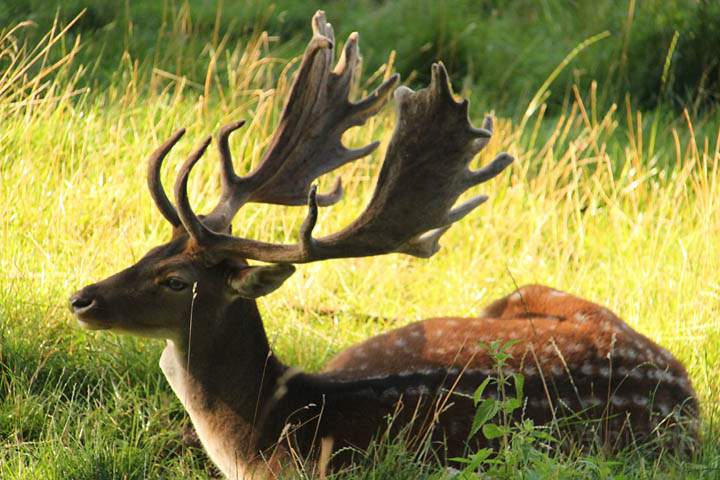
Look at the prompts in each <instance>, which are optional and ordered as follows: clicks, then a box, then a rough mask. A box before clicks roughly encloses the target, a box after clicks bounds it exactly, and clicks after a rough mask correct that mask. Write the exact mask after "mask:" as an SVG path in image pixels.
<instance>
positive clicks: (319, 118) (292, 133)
mask: <svg viewBox="0 0 720 480" xmlns="http://www.w3.org/2000/svg"><path fill="white" fill-rule="evenodd" d="M313 28H314V31H315V37H314V38H313V40H312V41H311V42H310V45H309V46H308V49H307V51H306V55H305V58H304V60H303V64H302V66H301V68H300V72H299V74H298V78H297V79H296V81H295V84H294V86H293V93H292V95H291V98H290V100H289V101H288V105H287V106H286V108H285V112H284V114H283V121H281V126H280V129H279V132H278V133H276V135H275V137H274V140H273V143H272V147H271V148H270V151H269V152H268V154H266V156H265V159H264V160H263V162H262V163H261V165H260V166H259V167H258V169H257V170H256V171H255V172H253V174H252V175H250V176H248V177H244V178H241V177H237V176H235V174H234V172H233V171H232V163H231V161H230V156H229V151H228V148H227V135H228V134H229V132H230V131H232V130H234V129H235V128H237V124H234V125H231V126H229V127H226V128H224V129H223V131H222V132H221V134H220V142H219V143H220V151H221V160H222V164H223V172H224V173H223V196H222V198H221V200H220V203H219V204H218V206H217V207H215V209H214V210H213V211H212V212H211V213H210V215H208V217H206V218H204V219H202V220H201V219H200V218H198V217H197V216H196V215H195V213H194V212H193V211H192V209H191V207H190V203H189V200H188V195H187V182H188V177H189V174H190V171H191V170H192V168H193V166H194V165H195V164H196V163H197V161H198V160H199V159H200V158H201V157H202V155H203V153H204V152H205V150H206V148H207V146H208V145H209V143H210V139H209V138H208V139H207V140H206V141H205V142H203V144H202V145H201V146H200V147H199V148H198V149H197V150H196V151H195V152H193V154H192V155H190V157H189V158H188V159H187V161H186V162H185V164H184V165H183V167H182V169H181V171H180V173H179V175H178V179H177V182H176V184H175V197H176V203H177V211H176V214H177V217H178V219H179V220H180V222H181V223H182V225H183V226H184V227H185V229H186V230H187V232H188V234H189V235H190V236H191V237H192V239H193V240H194V241H195V242H196V243H197V245H198V246H199V247H202V248H203V249H204V251H206V252H208V253H211V254H213V256H214V255H218V256H239V257H242V258H247V259H254V260H261V261H265V262H284V263H306V262H312V261H316V260H324V259H330V258H343V257H363V256H370V255H380V254H385V253H391V252H399V253H406V254H409V255H414V256H417V257H429V256H431V255H433V254H434V253H435V252H436V251H437V250H438V248H439V246H438V240H439V238H440V236H441V235H442V234H443V233H444V232H445V231H447V230H448V228H450V226H451V225H452V224H453V223H454V222H456V221H458V220H460V219H461V218H462V217H464V216H465V215H466V214H467V213H469V212H470V211H471V210H472V209H474V208H475V207H477V206H478V205H480V204H481V203H483V202H484V201H485V200H486V199H487V197H486V196H484V195H479V196H476V197H474V198H472V199H470V200H468V201H467V202H465V203H463V204H461V205H459V206H457V207H454V208H453V205H454V204H455V202H456V201H457V199H458V198H459V197H460V195H462V194H463V193H464V192H465V191H466V190H467V189H469V188H470V187H472V186H474V185H477V184H479V183H482V182H485V181H487V180H489V179H491V178H493V177H495V176H496V175H498V174H499V173H500V172H501V171H502V170H503V169H505V167H507V166H508V165H509V164H510V163H511V162H512V160H513V159H512V157H511V156H509V155H507V154H500V155H499V156H498V157H496V158H495V160H493V161H492V162H491V163H490V164H489V165H487V166H486V167H484V168H482V169H480V170H477V171H471V170H469V169H468V165H469V163H470V161H471V160H472V159H473V157H474V156H475V155H476V154H477V153H478V152H479V151H480V150H481V149H482V148H483V147H485V145H487V142H488V140H489V138H490V136H491V135H492V122H491V120H490V118H486V120H485V123H484V125H483V128H475V127H473V126H472V125H471V124H470V121H469V119H468V102H467V100H463V101H460V102H457V101H455V99H454V98H453V95H452V91H451V87H450V82H449V78H448V75H447V71H446V70H445V67H444V66H443V65H442V64H439V63H438V64H434V65H433V67H432V81H431V84H430V86H429V87H427V88H425V89H422V90H419V91H417V92H413V91H412V90H410V89H409V88H406V87H399V88H398V89H397V90H396V91H395V100H396V102H397V111H398V114H397V126H396V128H395V132H394V133H393V137H392V139H391V141H390V145H389V146H388V150H387V153H386V156H385V159H384V162H383V165H382V169H381V171H380V176H379V178H378V182H377V186H376V189H375V193H374V194H373V197H372V199H371V200H370V203H369V204H368V206H367V207H366V209H365V210H364V212H363V213H362V214H361V215H360V216H359V217H358V218H357V219H356V220H355V221H354V222H352V223H351V224H350V225H349V226H348V227H346V228H345V229H343V230H341V231H340V232H337V233H335V234H332V235H329V236H327V237H323V238H318V239H315V238H313V236H312V231H313V229H314V227H315V224H316V223H317V217H318V205H323V204H330V203H333V202H334V201H337V199H338V198H339V188H338V189H336V190H335V191H334V192H332V193H331V194H329V195H326V196H320V195H317V194H316V192H315V189H314V187H312V188H311V187H310V184H311V183H312V181H313V180H314V179H315V178H317V177H318V176H320V175H322V174H323V173H326V172H328V171H330V170H332V169H334V168H337V167H338V166H340V165H342V164H344V163H346V162H348V161H351V160H354V159H357V158H360V157H361V156H364V155H367V154H368V153H369V152H370V151H372V150H373V149H374V148H376V147H377V143H373V144H371V145H369V146H367V147H364V148H361V149H358V150H347V149H345V148H344V147H343V146H342V144H341V143H340V136H341V135H342V132H344V131H345V130H346V129H347V128H349V127H350V126H352V125H356V124H358V123H359V122H362V121H364V120H365V119H366V118H368V117H369V116H370V115H373V114H375V113H377V111H378V110H379V109H380V107H381V106H382V104H384V102H385V98H386V97H387V94H388V92H389V90H390V88H391V87H392V86H394V84H395V83H396V81H397V79H396V78H393V79H390V80H389V81H387V82H385V83H384V84H383V85H381V87H380V88H378V90H377V91H376V93H374V94H373V95H371V96H370V97H368V98H367V99H365V100H363V101H361V102H359V103H357V104H352V103H350V102H348V101H347V93H348V89H349V83H350V78H351V75H352V71H351V70H349V65H354V64H355V63H356V61H357V43H356V42H357V36H356V35H355V34H353V35H352V36H351V37H350V40H349V41H348V46H346V48H345V52H344V55H343V57H342V58H341V60H340V62H339V63H338V66H337V67H336V69H335V71H334V72H333V73H329V74H323V73H322V72H329V65H330V62H331V60H332V51H331V49H330V47H328V46H321V45H327V44H325V43H323V41H329V40H331V38H332V37H331V36H332V31H331V30H330V27H329V25H327V24H326V23H325V21H324V16H323V14H322V12H318V14H316V15H315V17H314V18H313ZM328 35H329V36H328ZM318 37H321V38H318ZM322 38H324V39H325V40H322ZM318 48H321V49H324V50H323V55H325V54H328V55H329V56H328V55H325V56H321V55H320V53H319V51H318V50H317V49H318ZM319 58H320V59H321V61H318V60H317V59H319ZM338 72H339V73H338ZM318 92H320V93H318ZM322 92H330V93H328V94H327V95H323V94H322ZM340 93H342V95H340ZM309 118H311V119H314V121H315V122H317V123H316V124H315V123H313V122H311V121H309V120H303V119H309ZM292 122H300V123H292ZM318 125H321V126H318ZM178 138H179V136H178V134H176V136H175V137H173V138H172V139H171V140H170V141H169V142H168V143H166V144H165V145H163V146H162V147H160V149H158V152H165V153H167V150H169V148H168V147H167V146H168V144H170V146H172V142H173V140H175V141H177V139H178ZM276 152H278V153H276ZM279 152H284V154H281V153H279ZM163 155H164V154H163ZM153 158H154V157H153ZM163 195H164V194H163ZM154 197H155V198H156V199H157V198H158V195H156V194H154ZM300 198H306V199H307V202H308V209H309V210H308V215H307V217H306V219H305V221H304V222H303V224H302V226H301V229H300V235H299V242H298V243H297V244H295V245H283V244H271V243H265V242H259V241H255V240H250V239H245V238H239V237H234V236H231V235H226V234H223V233H217V232H218V231H219V230H224V229H225V228H226V227H227V225H228V224H229V222H230V221H231V220H232V216H233V215H234V214H235V213H236V212H237V210H238V209H239V208H240V206H241V205H242V204H243V203H245V202H246V201H249V200H252V201H262V202H266V203H279V204H288V205H295V204H298V203H299V202H300ZM165 199H166V200H167V198H166V197H165ZM157 203H158V206H159V207H160V208H161V211H163V212H164V213H165V211H166V210H167V208H166V209H165V210H163V206H162V205H163V204H164V205H167V204H169V201H167V202H164V203H163V202H160V201H158V202H157ZM166 217H168V215H166Z"/></svg>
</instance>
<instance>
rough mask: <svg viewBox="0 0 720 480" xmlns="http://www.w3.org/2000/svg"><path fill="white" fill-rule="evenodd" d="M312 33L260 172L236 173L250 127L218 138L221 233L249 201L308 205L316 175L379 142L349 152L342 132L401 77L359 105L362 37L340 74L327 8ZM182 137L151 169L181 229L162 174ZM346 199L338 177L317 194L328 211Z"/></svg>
mask: <svg viewBox="0 0 720 480" xmlns="http://www.w3.org/2000/svg"><path fill="white" fill-rule="evenodd" d="M312 28H313V38H312V39H311V40H310V42H309V43H308V46H307V48H306V49H305V54H304V56H303V59H302V62H301V64H300V68H299V70H298V73H297V76H296V77H295V80H294V82H293V85H292V87H291V89H290V95H289V98H288V101H287V103H286V104H285V108H284V110H283V113H282V117H281V119H280V123H279V125H278V128H277V129H276V131H275V133H274V135H273V138H272V140H271V141H270V146H269V148H268V149H267V151H266V152H265V155H264V156H263V159H262V160H261V162H260V164H259V165H258V166H257V168H256V169H255V170H254V171H252V172H251V173H250V174H249V175H247V176H238V175H237V174H236V173H235V170H234V168H233V163H232V156H231V154H230V148H229V145H228V138H229V136H230V134H231V133H232V132H233V131H235V130H237V129H238V128H240V127H241V126H242V125H243V123H244V122H236V123H233V124H230V125H226V126H225V127H223V128H222V129H221V131H220V133H219V135H218V150H219V154H220V162H221V184H222V194H221V196H220V200H219V202H218V204H217V205H216V206H215V208H213V210H212V211H211V212H210V213H209V214H208V215H207V216H206V217H204V218H203V222H204V223H206V224H207V225H209V226H210V227H212V228H213V229H214V230H216V231H225V230H227V228H228V227H229V225H230V223H231V222H232V219H233V217H234V216H235V214H236V213H237V211H238V210H239V209H240V207H242V206H243V205H244V204H245V203H247V202H249V201H251V202H258V203H272V204H278V205H303V204H305V202H306V201H307V197H308V193H309V191H310V185H311V184H312V182H313V181H314V180H315V179H316V178H318V177H320V176H322V175H324V174H326V173H328V172H330V171H332V170H335V169H336V168H339V167H340V166H342V165H345V164H346V163H348V162H352V161H354V160H357V159H359V158H362V157H364V156H366V155H368V154H369V153H371V152H372V151H373V150H375V149H376V148H377V146H378V145H379V142H372V143H370V144H369V145H366V146H364V147H361V148H357V149H348V148H346V147H345V146H344V145H343V144H342V135H343V133H345V131H346V130H348V129H349V128H350V127H353V126H358V125H363V124H364V123H365V121H366V120H367V119H368V118H370V117H372V116H373V115H375V114H376V113H377V112H379V111H380V109H381V108H382V107H383V106H384V105H385V103H386V102H387V101H388V98H389V96H390V93H391V92H392V90H393V88H394V87H395V86H396V85H397V83H398V81H399V79H400V77H399V76H398V75H393V76H392V77H390V78H389V79H387V80H386V81H385V82H383V83H382V84H381V85H380V86H379V87H378V88H377V89H376V90H375V91H374V92H372V93H371V94H370V95H368V96H367V97H366V98H364V99H362V100H360V101H358V102H351V101H350V100H348V95H349V93H350V87H351V84H352V79H353V75H354V74H355V72H356V71H357V66H358V63H359V60H360V54H359V51H358V35H357V33H353V34H351V35H350V37H349V38H348V41H347V43H346V44H345V48H344V50H343V52H342V54H341V56H340V60H339V61H338V63H337V64H336V65H335V68H334V69H332V62H333V59H334V57H335V54H334V42H335V36H334V34H333V29H332V26H331V25H330V24H329V23H327V21H326V20H325V13H324V12H323V11H318V12H317V13H316V14H315V15H314V16H313V19H312ZM179 135H182V134H180V133H179V132H178V133H177V134H175V135H174V136H173V137H172V138H171V139H170V140H168V141H167V142H166V143H165V144H163V145H162V146H161V147H160V148H158V149H157V150H156V151H155V152H154V153H153V155H152V156H151V159H150V168H149V172H148V184H149V186H150V191H151V193H152V195H153V198H154V199H155V203H156V204H157V205H158V208H159V209H160V211H161V212H162V213H163V216H165V218H167V219H168V220H169V221H170V222H171V223H172V224H173V225H174V226H178V225H179V223H180V222H179V215H178V212H177V211H176V210H175V208H174V207H173V206H172V204H171V203H170V201H169V200H167V196H166V195H165V193H164V191H163V189H162V186H161V184H160V181H159V171H160V166H161V164H162V160H163V158H164V157H165V155H167V153H168V152H169V151H170V149H171V148H172V147H173V146H174V145H175V143H177V141H178V140H179ZM341 197H342V184H341V182H340V180H339V179H338V181H337V182H336V183H335V186H334V187H333V189H332V191H331V192H329V193H327V194H324V195H318V196H317V202H318V204H319V205H320V206H327V205H332V204H333V203H335V202H337V201H338V200H340V198H341Z"/></svg>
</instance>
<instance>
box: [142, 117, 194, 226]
mask: <svg viewBox="0 0 720 480" xmlns="http://www.w3.org/2000/svg"><path fill="white" fill-rule="evenodd" d="M183 135H185V129H184V128H181V129H180V130H178V131H177V132H175V133H174V134H173V135H172V137H170V138H169V139H168V140H166V141H165V143H163V144H162V145H160V146H159V147H158V148H157V149H156V150H155V151H154V152H153V153H152V154H151V155H150V158H149V159H148V169H147V184H148V189H149V190H150V195H151V196H152V198H153V200H154V201H155V205H157V207H158V210H160V213H162V216H163V217H165V219H167V221H168V222H170V223H171V224H172V226H173V227H178V226H180V217H178V214H177V210H175V207H174V206H173V204H172V202H170V199H169V198H168V196H167V195H166V194H165V189H163V186H162V180H161V177H160V169H161V168H162V163H163V160H165V157H166V156H167V154H168V153H169V152H170V150H172V148H173V147H174V146H175V144H176V143H177V142H178V141H179V140H180V138H182V136H183Z"/></svg>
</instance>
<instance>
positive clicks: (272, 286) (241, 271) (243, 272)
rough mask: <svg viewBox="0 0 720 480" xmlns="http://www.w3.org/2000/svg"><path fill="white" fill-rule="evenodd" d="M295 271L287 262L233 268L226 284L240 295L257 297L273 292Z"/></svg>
mask: <svg viewBox="0 0 720 480" xmlns="http://www.w3.org/2000/svg"><path fill="white" fill-rule="evenodd" d="M294 272H295V267H294V266H293V265H290V264H288V263H280V264H277V265H263V266H252V267H247V266H246V267H242V268H237V269H234V270H233V271H232V272H231V273H230V275H229V276H228V280H227V283H228V286H229V287H230V289H231V290H232V291H233V292H235V294H237V295H238V296H240V297H243V298H258V297H262V296H263V295H267V294H268V293H271V292H274V291H275V290H277V289H278V287H280V285H282V284H283V282H285V280H287V279H288V277H289V276H290V275H292V274H293V273H294Z"/></svg>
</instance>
